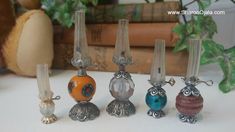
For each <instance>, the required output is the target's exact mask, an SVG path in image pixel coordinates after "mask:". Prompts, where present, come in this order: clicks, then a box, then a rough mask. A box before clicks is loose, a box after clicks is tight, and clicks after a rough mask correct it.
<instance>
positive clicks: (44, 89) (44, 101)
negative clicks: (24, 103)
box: [37, 64, 60, 124]
mask: <svg viewBox="0 0 235 132" xmlns="http://www.w3.org/2000/svg"><path fill="white" fill-rule="evenodd" d="M37 82H38V89H39V98H40V99H41V103H40V104H39V108H40V112H41V114H42V115H43V117H42V119H41V121H42V123H44V124H50V123H53V122H55V121H56V120H57V118H56V116H55V115H54V111H55V104H54V102H53V100H59V99H60V96H56V97H55V98H53V92H52V91H51V90H50V83H49V74H48V65H47V64H38V65H37Z"/></svg>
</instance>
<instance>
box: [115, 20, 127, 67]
mask: <svg viewBox="0 0 235 132" xmlns="http://www.w3.org/2000/svg"><path fill="white" fill-rule="evenodd" d="M128 24H129V21H128V20H127V19H121V20H119V22H118V31H117V40H116V44H115V51H114V56H113V61H114V63H116V64H118V65H128V64H130V63H131V59H132V58H131V53H130V44H129V34H128Z"/></svg>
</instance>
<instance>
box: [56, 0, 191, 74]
mask: <svg viewBox="0 0 235 132" xmlns="http://www.w3.org/2000/svg"><path fill="white" fill-rule="evenodd" d="M171 10H177V11H178V10H180V5H179V2H173V1H172V2H158V3H150V4H126V5H99V6H96V7H92V8H89V9H88V12H87V14H86V23H87V25H86V26H87V27H86V32H87V41H88V45H89V52H90V55H91V57H92V60H93V63H94V64H95V65H94V66H93V67H90V68H89V70H98V71H112V72H113V71H116V70H117V66H116V65H115V64H114V63H113V62H112V56H113V52H114V45H115V41H116V32H117V27H118V25H117V23H118V20H119V19H123V18H126V19H129V22H130V24H129V40H130V46H131V53H132V56H133V64H132V65H130V66H128V67H127V70H128V71H130V72H133V73H149V72H150V67H151V63H152V59H153V51H154V43H155V40H156V39H164V40H165V41H166V47H167V48H166V72H167V74H168V75H183V74H184V73H185V72H186V66H187V56H188V55H187V53H186V52H181V53H173V52H172V50H173V48H174V46H175V43H176V41H177V39H178V37H177V35H176V34H174V33H173V32H172V29H173V28H174V27H175V25H176V24H177V23H178V16H175V15H168V14H167V11H171ZM54 42H55V46H54V48H55V59H54V62H53V67H54V68H59V69H72V68H74V67H73V66H72V65H71V63H70V60H71V58H72V56H73V43H74V28H70V29H66V28H62V27H61V26H56V25H55V26H54Z"/></svg>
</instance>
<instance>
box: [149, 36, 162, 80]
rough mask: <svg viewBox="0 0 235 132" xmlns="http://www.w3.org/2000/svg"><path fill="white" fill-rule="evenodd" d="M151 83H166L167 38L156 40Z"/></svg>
mask: <svg viewBox="0 0 235 132" xmlns="http://www.w3.org/2000/svg"><path fill="white" fill-rule="evenodd" d="M150 83H151V84H164V83H165V40H156V42H155V48H154V58H153V63H152V68H151V75H150Z"/></svg>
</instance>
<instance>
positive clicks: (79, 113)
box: [68, 10, 100, 122]
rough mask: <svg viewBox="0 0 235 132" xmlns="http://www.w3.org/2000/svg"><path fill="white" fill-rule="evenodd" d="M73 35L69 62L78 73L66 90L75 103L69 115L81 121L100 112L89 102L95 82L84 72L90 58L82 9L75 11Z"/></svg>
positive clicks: (92, 117)
mask: <svg viewBox="0 0 235 132" xmlns="http://www.w3.org/2000/svg"><path fill="white" fill-rule="evenodd" d="M74 36H75V40H74V55H73V58H72V60H71V62H72V65H73V66H74V67H77V68H78V69H79V70H78V74H77V75H76V76H74V77H72V79H71V80H70V82H69V84H68V91H69V94H70V95H71V96H72V97H73V98H74V100H75V101H76V102H77V104H76V105H74V106H73V107H72V109H71V110H70V112H69V117H70V118H71V119H72V120H76V121H81V122H83V121H87V120H93V119H95V118H96V117H98V116H99V114H100V111H99V109H98V107H97V106H96V105H95V104H93V103H91V102H89V101H90V100H91V99H92V97H93V95H94V94H95V91H96V83H95V80H94V79H93V78H92V77H90V76H89V75H87V73H86V68H87V67H88V66H90V65H91V58H90V56H89V54H88V46H87V38H86V27H85V12H84V11H83V10H79V11H76V12H75V33H74Z"/></svg>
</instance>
